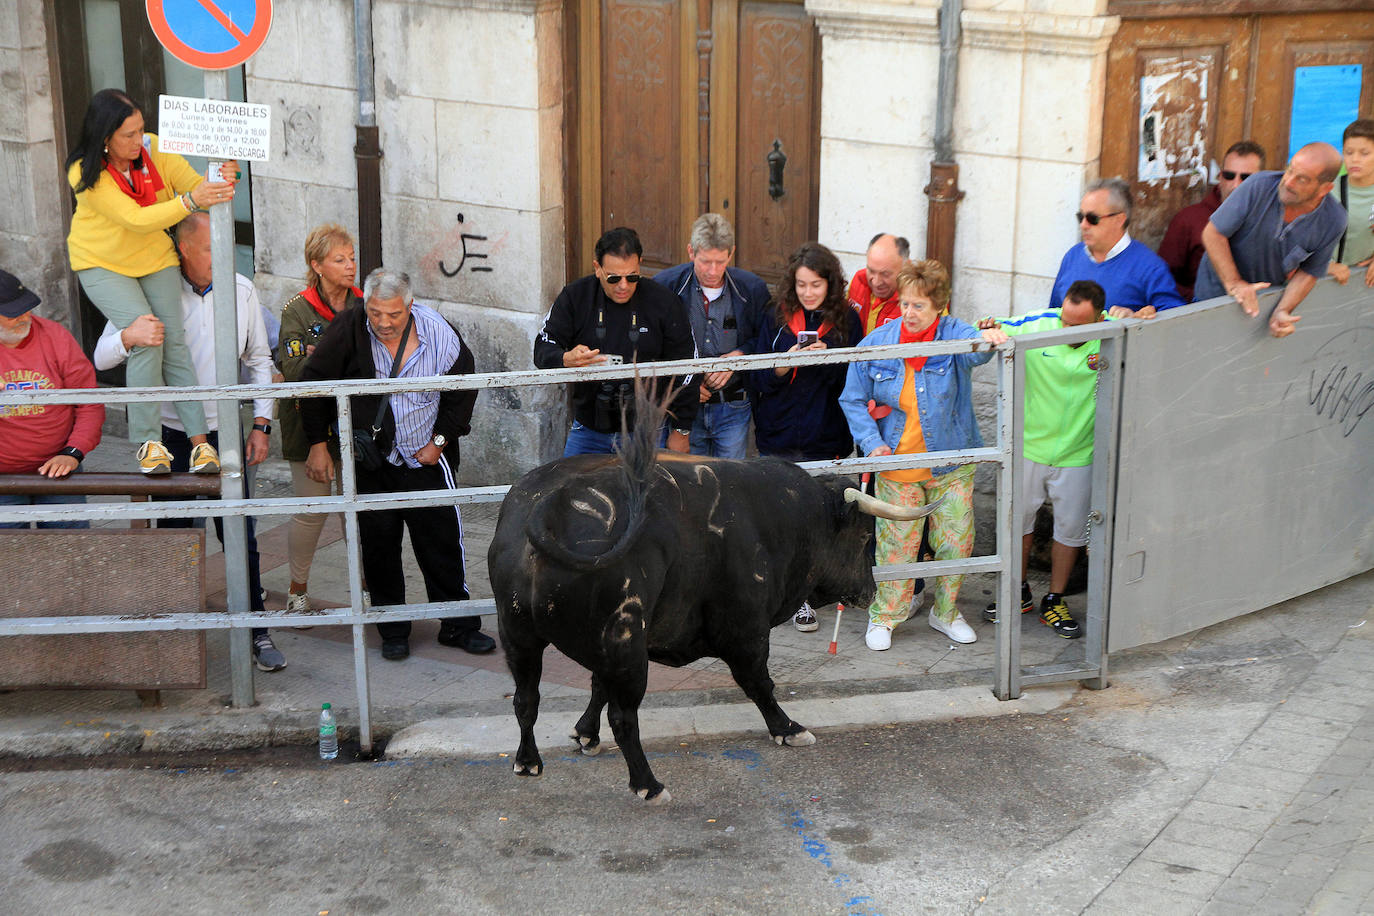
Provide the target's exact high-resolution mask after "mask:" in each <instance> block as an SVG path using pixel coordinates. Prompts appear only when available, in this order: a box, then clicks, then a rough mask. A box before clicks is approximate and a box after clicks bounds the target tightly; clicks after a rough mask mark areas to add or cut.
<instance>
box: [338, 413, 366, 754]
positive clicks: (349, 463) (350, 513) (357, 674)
mask: <svg viewBox="0 0 1374 916" xmlns="http://www.w3.org/2000/svg"><path fill="white" fill-rule="evenodd" d="M336 400H337V402H338V405H339V410H338V415H339V469H338V473H339V474H340V475H342V476H341V478H340V479H341V480H342V483H343V495H344V498H345V499H348V500H349V501H350V502H352V501H355V500H356V499H357V498H358V474H357V469H356V466H355V465H354V463H353V405H352V403H351V401H350V400H349V398H348V397H347V396H345V395H339V396H338V398H337V399H336ZM344 544H345V546H346V548H347V550H348V601H349V606H350V607H351V608H352V610H353V615H354V616H355V617H361V616H362V615H363V614H364V613H365V612H366V611H367V607H366V606H364V604H363V556H362V547H361V545H360V544H359V542H358V510H357V509H356V508H349V509H347V510H345V511H344ZM351 629H352V631H353V681H354V684H355V686H356V688H357V691H358V744H359V746H360V747H361V749H362V754H363V756H364V757H369V756H371V755H372V683H371V679H370V677H369V675H368V670H367V643H366V640H365V639H364V637H365V634H366V632H367V631H366V630H365V629H364V625H363V624H360V623H355V624H353V626H352V628H351Z"/></svg>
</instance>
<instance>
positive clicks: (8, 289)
mask: <svg viewBox="0 0 1374 916" xmlns="http://www.w3.org/2000/svg"><path fill="white" fill-rule="evenodd" d="M40 301H41V300H39V298H38V294H37V293H35V292H34V291H33V290H31V289H29V288H28V287H27V286H25V285H24V284H23V283H20V282H19V278H18V277H16V276H15V275H14V274H12V273H10V272H9V271H6V270H0V315H4V316H5V317H6V318H18V317H19V316H20V315H22V314H24V313H25V312H28V311H30V310H32V309H33V308H35V307H36V306H37V305H38V303H39V302H40Z"/></svg>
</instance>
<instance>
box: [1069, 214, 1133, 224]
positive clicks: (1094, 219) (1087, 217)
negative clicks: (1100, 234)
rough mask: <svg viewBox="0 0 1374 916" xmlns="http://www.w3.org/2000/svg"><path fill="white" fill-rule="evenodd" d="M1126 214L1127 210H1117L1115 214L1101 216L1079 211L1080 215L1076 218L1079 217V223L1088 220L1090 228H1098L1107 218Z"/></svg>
mask: <svg viewBox="0 0 1374 916" xmlns="http://www.w3.org/2000/svg"><path fill="white" fill-rule="evenodd" d="M1125 212H1126V211H1125V210H1117V211H1116V212H1115V213H1101V214H1099V213H1084V212H1083V211H1082V210H1079V211H1078V213H1076V214H1075V216H1077V217H1078V221H1079V222H1080V223H1081V222H1083V220H1087V221H1088V225H1089V226H1096V225H1097V224H1098V223H1100V222H1102V221H1103V220H1104V219H1106V218H1107V217H1109V216H1120V215H1121V214H1123V213H1125Z"/></svg>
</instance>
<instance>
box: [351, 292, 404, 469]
mask: <svg viewBox="0 0 1374 916" xmlns="http://www.w3.org/2000/svg"><path fill="white" fill-rule="evenodd" d="M414 324H415V316H413V315H412V316H411V318H410V320H409V321H407V322H406V329H405V330H404V331H403V332H401V343H400V345H399V346H398V347H397V348H396V358H395V359H393V360H392V361H391V374H390V375H388V376H387V378H395V377H396V373H397V372H399V371H400V370H401V357H403V356H405V352H406V341H407V340H409V339H410V328H411V326H412V325H414ZM390 406H391V395H390V393H388V394H384V395H382V403H381V404H380V405H378V407H377V419H376V420H373V421H372V429H371V430H365V429H354V430H353V462H354V464H356V465H357V466H358V467H359V468H360V469H361V470H364V471H376V470H379V469H380V468H381V466H382V465H384V464H386V456H385V455H383V454H382V447H381V446H380V445H378V444H377V435H378V434H379V433H381V431H382V421H383V420H384V419H385V418H386V411H387V408H389V407H390Z"/></svg>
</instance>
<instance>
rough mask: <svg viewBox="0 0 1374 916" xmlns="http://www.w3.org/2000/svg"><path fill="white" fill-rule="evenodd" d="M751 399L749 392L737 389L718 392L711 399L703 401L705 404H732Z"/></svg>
mask: <svg viewBox="0 0 1374 916" xmlns="http://www.w3.org/2000/svg"><path fill="white" fill-rule="evenodd" d="M747 397H749V392H747V391H745V390H744V389H743V388H736V389H735V390H734V391H716V392H713V393H712V394H711V396H710V397H709V398H707V399H706V400H705V401H702V403H703V404H731V403H734V402H735V401H743V400H744V399H746V398H747Z"/></svg>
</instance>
